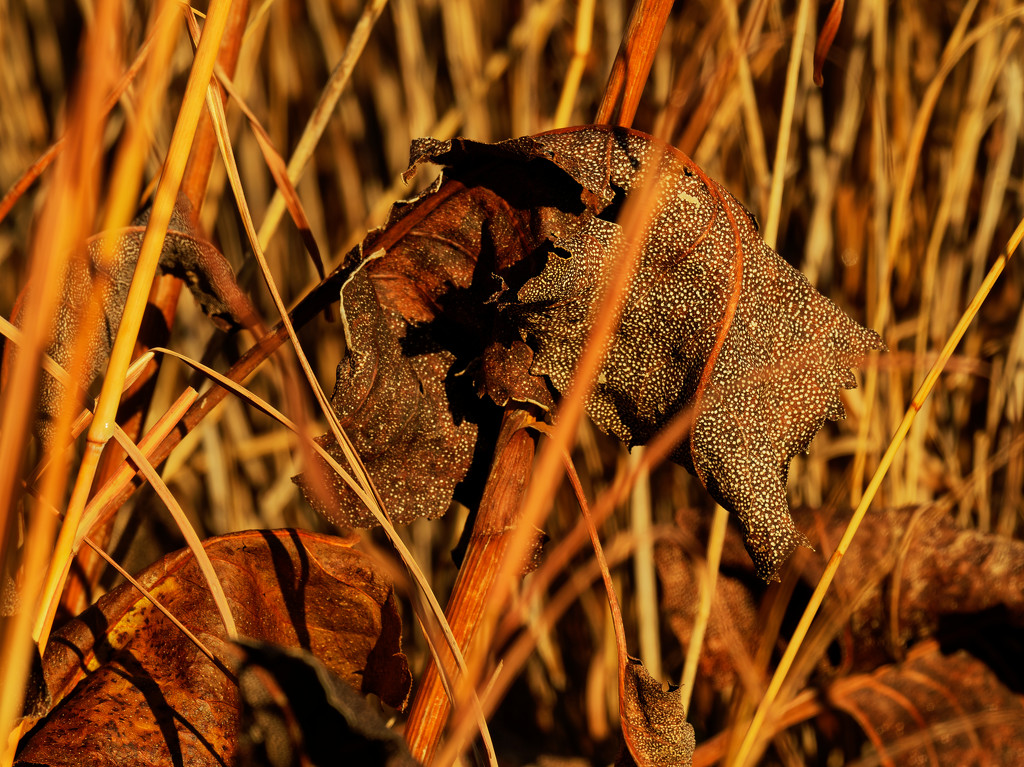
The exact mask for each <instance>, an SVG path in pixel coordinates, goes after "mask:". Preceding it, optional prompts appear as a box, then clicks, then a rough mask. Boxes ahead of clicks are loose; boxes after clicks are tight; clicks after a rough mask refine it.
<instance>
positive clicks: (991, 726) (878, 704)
mask: <svg viewBox="0 0 1024 767" xmlns="http://www.w3.org/2000/svg"><path fill="white" fill-rule="evenodd" d="M828 698H829V700H830V701H831V703H832V704H833V705H834V706H836V707H837V708H840V709H842V710H843V711H846V712H847V713H848V714H850V715H851V716H852V717H853V718H854V719H856V720H857V723H858V724H860V726H861V727H862V728H863V729H864V732H865V733H866V734H867V736H868V738H869V739H870V741H871V744H872V745H873V746H874V748H875V750H876V751H877V753H878V757H877V758H878V760H879V761H881V763H882V764H887V765H894V767H897V766H899V765H907V766H908V767H909V766H910V765H919V764H927V765H934V767H943V766H944V765H949V767H964V766H965V765H989V764H993V765H995V764H1000V765H1003V764H1005V765H1010V764H1020V763H1021V758H1022V757H1024V747H1022V745H1021V744H1022V743H1024V705H1022V704H1021V701H1020V699H1019V698H1018V697H1017V696H1016V695H1014V694H1013V692H1011V691H1010V690H1009V689H1007V688H1006V687H1005V686H1004V685H1003V683H1002V682H1000V681H999V679H998V678H997V677H996V676H995V674H993V673H992V671H991V670H989V668H988V667H987V666H986V665H985V664H984V663H981V662H980V661H978V660H976V659H975V658H973V657H971V656H970V655H969V654H967V653H966V652H964V651H959V652H956V653H953V654H951V655H944V654H943V653H942V652H941V651H940V650H939V646H938V644H937V643H934V642H926V643H924V644H923V645H920V646H918V647H916V648H915V649H914V650H913V651H912V652H911V654H910V656H909V657H908V658H907V660H906V661H904V662H902V663H897V664H893V665H890V666H886V667H883V668H881V669H879V670H878V671H877V672H875V673H872V674H860V675H857V676H852V677H847V678H845V679H841V680H839V681H837V682H835V683H834V684H833V685H832V686H831V687H830V688H829V690H828Z"/></svg>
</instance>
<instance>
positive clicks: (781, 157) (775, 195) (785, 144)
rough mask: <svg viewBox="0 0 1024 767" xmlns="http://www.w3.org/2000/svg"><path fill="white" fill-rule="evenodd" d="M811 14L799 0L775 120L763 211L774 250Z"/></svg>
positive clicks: (766, 234)
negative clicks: (769, 179) (776, 127)
mask: <svg viewBox="0 0 1024 767" xmlns="http://www.w3.org/2000/svg"><path fill="white" fill-rule="evenodd" d="M810 15H811V3H810V0H800V6H799V8H798V9H797V12H796V25H795V28H794V30H793V46H792V47H791V48H790V51H789V65H788V66H787V68H786V91H785V95H784V96H783V98H782V116H781V117H780V118H779V138H778V143H777V144H776V145H775V163H774V165H773V166H772V186H771V192H770V193H769V196H768V209H767V211H766V212H765V223H764V232H763V235H762V236H763V237H764V241H765V242H767V243H768V247H770V248H774V247H775V246H776V240H777V239H778V235H779V211H780V209H781V208H782V187H783V184H784V183H785V180H786V164H787V159H788V157H789V137H790V134H791V131H792V129H793V111H794V110H795V109H796V92H797V88H798V87H799V85H800V64H801V62H802V60H803V55H804V40H805V38H806V35H807V26H808V23H809V18H810Z"/></svg>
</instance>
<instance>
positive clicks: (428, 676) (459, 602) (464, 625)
mask: <svg viewBox="0 0 1024 767" xmlns="http://www.w3.org/2000/svg"><path fill="white" fill-rule="evenodd" d="M533 420H534V418H533V416H532V415H531V414H530V413H528V412H527V411H525V410H521V409H519V408H517V407H513V406H510V407H509V408H507V409H506V410H505V416H504V419H503V421H502V425H501V432H500V434H499V436H498V447H497V450H495V453H494V456H495V457H494V463H493V465H492V466H491V474H490V477H488V480H487V487H486V488H485V489H484V496H483V499H482V500H481V502H480V509H479V511H478V512H477V517H476V522H475V523H474V525H473V532H472V534H471V536H470V539H469V545H468V547H467V549H466V558H465V560H464V561H463V563H462V568H461V569H460V570H459V575H458V578H456V581H455V586H454V588H453V590H452V594H451V597H449V599H448V606H447V608H446V609H445V616H446V617H447V619H448V623H449V624H450V625H451V628H452V632H453V633H454V635H455V639H456V641H457V642H458V644H459V647H460V648H462V651H463V653H464V654H465V655H466V657H467V658H469V660H468V663H469V664H470V669H469V670H470V679H469V680H468V681H469V683H470V684H472V685H473V686H475V681H476V678H477V677H478V676H479V672H480V671H481V670H482V666H483V660H484V653H485V652H486V648H487V646H488V644H489V642H490V636H489V635H484V634H483V633H481V631H480V629H481V628H482V621H481V618H482V616H483V614H484V612H485V611H486V610H487V609H488V607H489V599H490V595H491V593H492V590H493V587H494V582H495V577H496V575H497V573H498V570H499V568H500V565H501V562H502V561H503V560H504V557H505V556H506V552H507V549H508V544H509V542H510V541H511V539H512V534H513V533H514V532H515V529H516V527H517V525H518V522H519V505H520V502H521V501H522V498H523V493H524V492H525V490H526V484H527V482H528V481H529V478H530V467H531V465H532V463H533V453H534V447H535V441H536V439H535V435H534V433H533V432H530V431H527V430H526V429H525V428H524V427H525V426H527V425H528V424H529V423H531V422H532V421H533ZM488 634H489V632H488ZM439 651H440V652H441V653H442V657H444V658H445V661H444V662H445V668H446V669H448V670H449V676H451V677H453V678H455V677H457V674H456V673H455V661H454V659H453V658H452V656H451V653H450V652H449V651H448V650H447V647H446V646H445V645H441V646H440V647H439ZM464 687H465V688H468V686H466V685H461V684H460V685H457V686H456V689H461V688H464ZM450 710H451V707H450V705H449V702H448V698H447V696H446V695H445V691H444V688H443V687H442V685H441V679H440V676H439V675H438V670H437V667H436V665H435V664H434V663H431V664H430V665H429V667H428V668H427V671H426V673H425V674H424V676H423V681H422V682H421V684H420V687H419V690H418V691H417V693H416V697H415V699H414V700H413V704H412V708H411V710H410V712H409V721H408V722H407V724H406V727H405V738H406V740H407V741H408V742H409V748H410V750H411V751H412V754H413V756H414V757H416V758H417V759H418V760H419V761H420V762H421V763H423V764H424V765H429V764H430V762H431V760H432V759H433V758H434V753H435V751H436V750H437V746H438V744H439V743H440V741H441V735H442V733H443V731H444V727H445V724H446V722H447V721H448V714H449V712H450Z"/></svg>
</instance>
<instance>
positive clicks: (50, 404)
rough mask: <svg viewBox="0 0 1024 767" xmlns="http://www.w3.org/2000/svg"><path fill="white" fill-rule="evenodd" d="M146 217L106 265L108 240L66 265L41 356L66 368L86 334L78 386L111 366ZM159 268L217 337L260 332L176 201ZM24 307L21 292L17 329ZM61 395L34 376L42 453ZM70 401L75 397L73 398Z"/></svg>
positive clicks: (183, 201)
mask: <svg viewBox="0 0 1024 767" xmlns="http://www.w3.org/2000/svg"><path fill="white" fill-rule="evenodd" d="M149 212H150V209H149V208H146V210H144V211H143V212H142V213H141V214H140V215H139V216H138V217H137V218H136V219H135V220H134V221H133V222H132V225H131V226H129V227H126V228H125V229H124V230H121V231H120V232H118V233H117V237H116V239H115V242H114V245H113V253H112V254H111V256H110V259H109V261H107V260H104V259H102V258H101V256H102V248H103V244H104V240H105V238H106V237H107V236H108V235H109V233H107V234H100V235H96V236H95V237H92V238H90V240H89V243H88V248H87V250H86V253H85V254H84V255H82V256H81V257H74V258H72V259H71V260H70V265H69V268H68V273H67V275H66V276H65V278H64V288H63V300H62V301H60V302H59V303H58V305H57V314H56V317H55V318H54V322H53V340H52V341H51V343H50V346H49V347H48V348H47V353H48V354H49V355H50V356H51V357H52V358H53V359H54V360H56V362H57V363H58V364H60V365H61V366H62V367H63V368H65V369H68V368H69V367H70V365H71V359H72V355H73V354H74V351H75V349H76V347H80V346H81V345H83V344H84V343H85V342H83V340H82V338H81V337H80V336H81V335H82V334H83V333H85V334H86V335H87V336H88V343H87V344H85V346H84V348H86V349H88V354H89V358H88V360H87V362H86V369H85V371H84V379H83V381H82V382H81V383H82V384H83V385H84V386H85V387H87V386H88V384H89V383H91V382H92V381H93V380H94V379H95V378H96V376H98V375H99V374H100V373H101V372H103V370H104V369H105V368H106V366H107V361H108V360H109V359H110V351H111V349H112V348H113V344H114V338H115V336H116V335H117V329H118V326H119V325H120V323H121V315H122V313H123V312H124V305H125V302H126V301H127V299H128V290H129V288H130V287H131V282H132V276H133V275H134V273H135V264H136V263H137V262H138V259H139V250H140V248H141V247H142V237H143V235H144V233H145V230H146V224H147V222H148V221H149ZM101 263H102V264H103V266H101ZM159 267H160V269H161V270H162V271H163V272H164V273H165V274H173V275H175V276H177V277H179V278H180V279H182V280H183V281H184V282H185V284H186V285H188V287H189V290H190V291H191V292H192V295H193V297H194V298H195V299H196V302H197V303H198V304H199V305H200V307H201V308H202V309H203V311H204V312H205V313H206V314H207V315H208V316H209V317H210V318H211V319H212V320H213V321H214V323H215V324H216V325H217V326H218V327H220V328H221V329H222V330H229V329H231V328H233V327H237V326H242V327H248V328H257V327H260V326H261V323H260V319H259V317H258V316H257V314H256V311H255V309H254V308H253V306H252V304H251V302H250V301H249V299H248V297H247V296H246V295H245V293H243V292H242V290H241V288H239V287H238V283H237V282H236V281H235V277H234V273H233V272H232V270H231V265H230V264H229V263H228V261H227V259H225V258H224V256H223V255H222V254H221V253H220V251H218V250H217V249H216V248H215V247H214V246H213V245H212V244H210V243H209V242H208V241H207V240H205V239H203V238H202V237H200V236H199V235H198V234H197V233H196V229H195V221H194V213H193V210H192V206H191V204H190V203H189V201H188V199H187V198H185V197H179V199H178V201H177V204H176V206H175V208H174V212H173V214H172V216H171V221H170V224H169V225H168V227H167V237H166V239H165V240H164V246H163V249H162V251H161V253H160V260H159ZM29 289H31V286H27V288H26V290H29ZM94 291H100V292H99V294H98V295H99V301H100V313H101V318H100V320H99V322H98V323H97V324H96V325H95V326H94V327H92V328H91V329H85V328H82V327H80V323H81V320H82V317H83V315H84V313H85V309H86V307H87V306H88V303H89V301H90V300H92V297H93V295H94ZM25 303H26V302H25V292H24V291H23V293H22V295H21V296H19V297H18V301H17V303H16V306H15V311H14V314H15V324H16V325H19V326H20V325H21V324H22V321H23V319H24V317H23V313H22V309H23V308H24V306H25ZM7 348H11V345H10V344H8V347H7ZM13 354H14V352H13V351H12V352H10V355H11V356H9V355H8V352H7V350H6V349H5V353H4V362H3V368H4V373H3V377H4V379H6V375H7V371H8V370H9V369H10V368H9V366H10V365H12V364H13V359H14V358H13ZM66 396H67V393H66V392H65V389H64V387H63V386H62V385H61V384H60V383H58V382H57V380H56V379H54V378H53V377H52V376H50V375H48V374H44V375H43V376H42V377H41V379H40V382H39V414H38V416H37V419H36V423H35V427H34V428H35V432H36V436H37V437H38V439H39V440H40V442H41V444H42V445H43V447H44V448H48V447H49V446H50V445H51V444H52V442H53V439H54V437H55V436H56V435H55V434H54V433H53V428H54V421H55V419H56V417H57V413H58V411H59V410H60V407H61V405H62V402H63V400H64V398H65V397H66ZM76 399H81V397H80V396H78V395H76ZM81 404H82V403H81V402H79V405H81Z"/></svg>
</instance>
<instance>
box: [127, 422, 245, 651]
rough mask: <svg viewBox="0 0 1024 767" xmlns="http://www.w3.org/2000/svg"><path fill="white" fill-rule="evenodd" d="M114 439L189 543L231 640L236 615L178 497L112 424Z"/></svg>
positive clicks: (234, 635) (233, 636) (233, 634)
mask: <svg viewBox="0 0 1024 767" xmlns="http://www.w3.org/2000/svg"><path fill="white" fill-rule="evenodd" d="M114 438H115V439H116V440H117V442H118V444H119V445H121V448H122V449H123V450H124V451H125V452H126V453H127V454H128V457H129V458H131V459H132V462H134V463H135V465H136V466H138V467H139V469H140V470H141V471H142V473H143V475H145V477H146V479H147V480H149V483H150V484H151V485H152V486H153V489H154V490H155V491H156V494H157V495H158V496H160V500H162V501H163V502H164V505H166V506H167V510H168V511H170V512H171V516H172V517H174V522H175V524H177V526H178V529H179V530H180V531H181V534H182V535H183V536H184V537H185V542H186V543H187V544H188V547H189V550H190V551H191V552H192V554H193V556H195V558H196V564H197V565H198V566H199V569H200V571H201V572H202V573H203V577H204V578H205V579H206V583H207V585H208V586H209V587H210V593H211V594H212V595H213V601H214V604H216V605H217V610H218V612H219V613H220V618H221V621H222V622H223V623H224V629H225V631H227V634H228V636H229V637H231V638H232V639H234V638H235V637H237V636H238V630H237V629H236V628H235V618H234V616H233V615H232V614H231V606H230V605H229V604H228V599H227V596H226V595H225V594H224V587H223V586H221V583H220V580H219V579H218V578H217V571H216V570H214V569H213V563H212V562H211V561H210V557H209V556H208V555H207V553H206V549H204V548H203V543H202V541H200V540H199V535H198V534H196V531H195V528H193V527H192V523H191V522H189V521H188V517H187V516H185V512H184V511H183V510H182V508H181V506H180V505H179V504H178V501H177V499H175V497H174V495H173V494H172V493H171V491H170V490H169V489H168V487H167V485H165V484H164V481H163V479H162V478H161V477H160V475H159V474H158V473H157V470H156V469H154V468H153V464H151V463H150V462H149V459H148V458H146V456H145V455H143V453H142V451H141V450H139V447H138V445H136V444H135V443H134V442H132V441H131V440H130V439H128V437H127V435H126V434H125V433H124V432H123V431H121V428H120V427H115V429H114Z"/></svg>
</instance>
